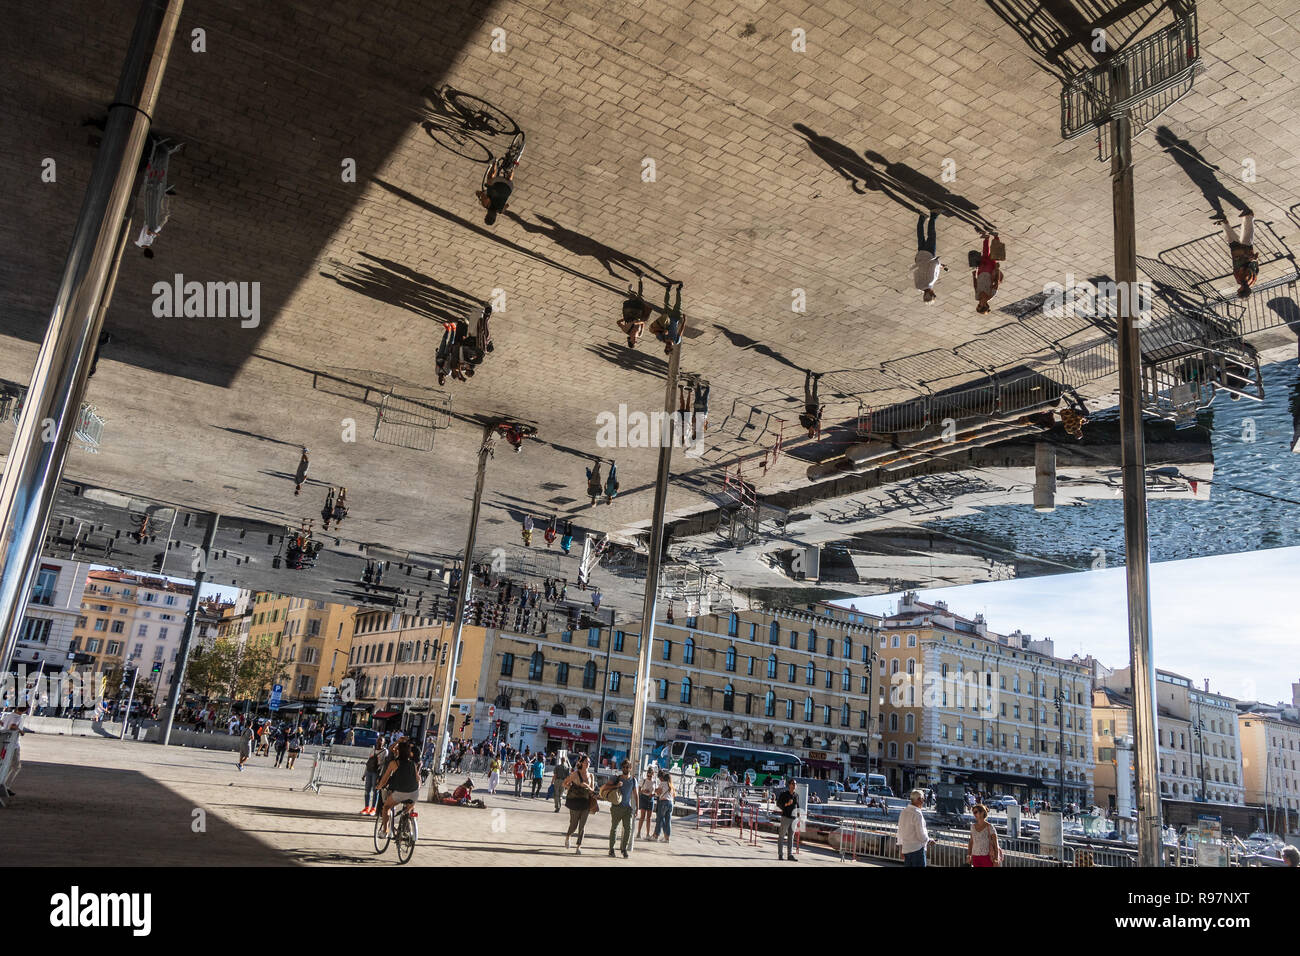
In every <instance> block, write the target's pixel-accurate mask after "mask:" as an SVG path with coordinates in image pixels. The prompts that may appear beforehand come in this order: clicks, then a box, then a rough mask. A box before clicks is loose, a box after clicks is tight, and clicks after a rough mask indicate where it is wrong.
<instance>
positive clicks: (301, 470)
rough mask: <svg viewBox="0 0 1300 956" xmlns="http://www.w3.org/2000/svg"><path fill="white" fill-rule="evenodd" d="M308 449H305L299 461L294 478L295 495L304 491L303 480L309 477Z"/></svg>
mask: <svg viewBox="0 0 1300 956" xmlns="http://www.w3.org/2000/svg"><path fill="white" fill-rule="evenodd" d="M307 464H308V462H307V449H306V448H303V450H302V458H300V459H299V460H298V470H297V471H296V472H294V476H293V493H294V494H295V495H296V494H298V492H300V491H302V483H303V479H305V478H306V477H307Z"/></svg>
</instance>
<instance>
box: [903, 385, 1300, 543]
mask: <svg viewBox="0 0 1300 956" xmlns="http://www.w3.org/2000/svg"><path fill="white" fill-rule="evenodd" d="M1263 376H1264V391H1265V395H1266V396H1267V397H1266V398H1265V400H1264V401H1263V402H1251V401H1247V400H1244V399H1243V400H1242V401H1239V402H1231V401H1227V400H1226V398H1225V397H1224V396H1220V397H1219V398H1216V399H1215V401H1214V405H1213V416H1212V417H1213V429H1212V432H1211V436H1212V441H1213V447H1214V484H1213V487H1212V488H1211V490H1210V500H1209V501H1158V500H1149V501H1148V503H1147V524H1148V527H1149V529H1150V538H1151V559H1152V560H1153V561H1174V560H1179V559H1182V558H1194V557H1202V556H1204V555H1210V554H1227V553H1233V552H1239V551H1256V550H1260V549H1263V548H1281V547H1292V546H1295V545H1300V527H1297V522H1295V521H1292V520H1290V519H1288V517H1287V516H1288V514H1290V513H1292V512H1294V511H1295V510H1296V507H1295V506H1294V505H1293V504H1292V503H1293V502H1300V467H1298V466H1300V456H1297V455H1293V454H1292V453H1291V434H1292V418H1291V406H1292V404H1293V402H1294V401H1295V398H1294V395H1295V393H1296V391H1297V382H1298V381H1300V369H1298V368H1297V367H1296V365H1294V364H1291V363H1278V364H1275V365H1269V366H1266V367H1265V368H1264V369H1263ZM1209 420H1210V417H1209V416H1204V417H1203V418H1202V421H1205V422H1207V423H1208V422H1209ZM1252 422H1253V429H1254V441H1248V440H1245V439H1246V438H1247V437H1249V435H1250V431H1251V428H1252V424H1251V423H1252ZM1243 489H1250V490H1251V491H1254V492H1260V493H1263V494H1264V495H1270V496H1273V497H1271V498H1270V497H1261V496H1260V495H1259V494H1252V493H1251V491H1246V490H1243ZM1277 498H1282V499H1289V501H1279V500H1275V499H1277ZM926 527H927V528H933V529H935V530H937V531H944V532H949V533H951V534H955V535H960V536H963V537H970V538H974V539H977V540H981V541H987V542H989V543H990V544H994V545H997V546H999V547H1003V548H1008V549H1010V550H1014V551H1019V552H1021V553H1024V554H1028V555H1038V556H1042V557H1050V558H1054V559H1056V560H1058V561H1061V562H1063V563H1066V564H1070V565H1073V566H1075V567H1078V568H1081V569H1087V568H1089V567H1091V566H1092V564H1093V561H1094V557H1095V555H1096V553H1097V552H1096V551H1095V550H1094V549H1097V548H1102V549H1104V550H1105V552H1106V563H1107V564H1108V565H1114V564H1122V563H1123V554H1124V512H1123V507H1122V503H1121V501H1120V499H1119V498H1115V499H1114V500H1113V501H1112V500H1094V501H1089V502H1088V505H1087V507H1083V508H1075V507H1068V508H1058V509H1057V510H1056V511H1053V512H1049V513H1047V514H1039V513H1038V512H1036V511H1034V510H1033V509H1032V508H1029V507H1026V506H1022V505H1014V506H1013V505H999V506H996V507H992V508H982V509H980V512H979V514H975V515H966V516H963V517H958V518H945V519H943V520H939V521H932V522H927V524H926Z"/></svg>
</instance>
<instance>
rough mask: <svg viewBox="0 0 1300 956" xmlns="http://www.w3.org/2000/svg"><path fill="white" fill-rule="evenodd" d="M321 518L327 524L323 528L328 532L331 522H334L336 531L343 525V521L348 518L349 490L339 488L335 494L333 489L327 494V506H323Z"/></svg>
mask: <svg viewBox="0 0 1300 956" xmlns="http://www.w3.org/2000/svg"><path fill="white" fill-rule="evenodd" d="M320 516H321V518H322V519H323V520H324V522H325V523H324V525H323V526H322V527H324V529H325V530H326V531H328V530H329V529H330V522H331V521H333V522H334V527H335V529H337V528H338V526H339V525H341V524H343V519H344V518H346V517H347V516H348V490H347V489H346V488H339V489H338V491H337V492H335V490H334V488H333V487H331V488H330V490H329V491H327V492H325V504H324V505H322V506H321V509H320Z"/></svg>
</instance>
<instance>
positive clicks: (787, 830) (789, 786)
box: [776, 777, 799, 863]
mask: <svg viewBox="0 0 1300 956" xmlns="http://www.w3.org/2000/svg"><path fill="white" fill-rule="evenodd" d="M794 787H795V783H794V777H790V778H788V779H787V780H786V782H785V789H784V790H782V791H781V792H780V793H778V794H777V795H776V808H777V809H778V810H780V811H781V818H780V823H779V829H778V830H777V831H776V858H777V859H778V860H783V859H786V858H787V856H788V858H789V860H790V862H791V863H793V862H795V858H794V816H795V814H796V813H797V812H798V810H799V796H798V794H796V793H795V789H794ZM782 851H784V852H782Z"/></svg>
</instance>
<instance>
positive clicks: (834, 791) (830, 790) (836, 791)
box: [826, 780, 850, 800]
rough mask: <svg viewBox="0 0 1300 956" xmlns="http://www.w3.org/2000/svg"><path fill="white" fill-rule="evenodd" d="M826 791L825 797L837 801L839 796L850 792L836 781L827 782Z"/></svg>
mask: <svg viewBox="0 0 1300 956" xmlns="http://www.w3.org/2000/svg"><path fill="white" fill-rule="evenodd" d="M826 791H827V797H828V798H829V799H831V800H838V799H839V798H840V797H841V796H843V795H844V794H846V793H849V792H850V791H849V789H848V788H847V787H845V786H844V784H842V783H840V782H839V781H838V780H827V781H826Z"/></svg>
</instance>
